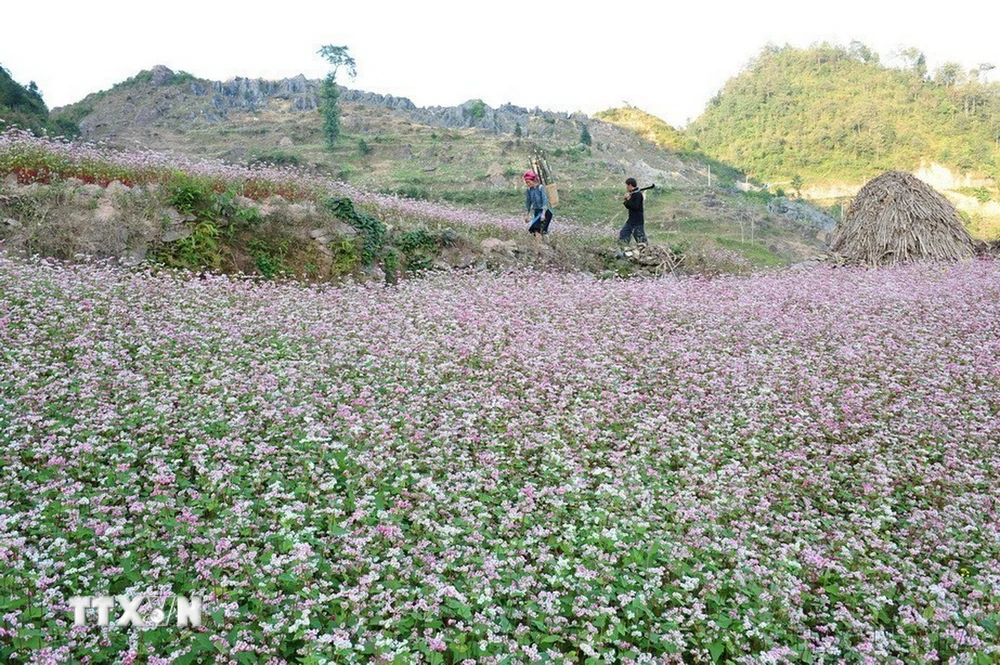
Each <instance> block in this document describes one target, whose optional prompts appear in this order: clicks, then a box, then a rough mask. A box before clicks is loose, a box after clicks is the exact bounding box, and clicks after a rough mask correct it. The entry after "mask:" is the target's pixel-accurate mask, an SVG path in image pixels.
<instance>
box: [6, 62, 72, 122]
mask: <svg viewBox="0 0 1000 665" xmlns="http://www.w3.org/2000/svg"><path fill="white" fill-rule="evenodd" d="M14 125H17V126H18V127H22V128H25V129H30V130H31V131H33V132H34V133H36V134H42V133H51V134H64V135H66V136H76V135H77V134H79V133H80V128H79V127H77V126H76V123H74V122H72V121H71V120H70V119H69V118H59V119H53V118H50V117H49V109H48V107H47V106H46V105H45V101H44V100H43V99H42V95H41V93H39V92H38V88H37V87H36V86H35V82H34V81H32V82H31V83H29V84H28V85H27V87H26V86H23V85H21V84H20V83H18V82H17V81H15V80H14V79H13V78H12V77H11V75H10V72H8V71H7V70H6V69H4V68H3V67H2V66H0V131H3V130H4V129H6V128H7V127H11V126H14Z"/></svg>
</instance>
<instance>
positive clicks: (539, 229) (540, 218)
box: [528, 209, 552, 236]
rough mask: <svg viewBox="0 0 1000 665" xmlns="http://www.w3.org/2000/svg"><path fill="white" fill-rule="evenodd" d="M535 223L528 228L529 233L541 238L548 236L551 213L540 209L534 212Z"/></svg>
mask: <svg viewBox="0 0 1000 665" xmlns="http://www.w3.org/2000/svg"><path fill="white" fill-rule="evenodd" d="M535 218H536V221H535V222H534V223H533V224H532V225H531V226H529V227H528V232H529V233H541V234H542V235H543V236H547V235H549V223H550V222H551V221H552V211H551V210H545V211H544V214H543V211H542V210H541V209H536V210H535Z"/></svg>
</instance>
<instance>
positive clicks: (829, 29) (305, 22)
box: [0, 0, 1000, 126]
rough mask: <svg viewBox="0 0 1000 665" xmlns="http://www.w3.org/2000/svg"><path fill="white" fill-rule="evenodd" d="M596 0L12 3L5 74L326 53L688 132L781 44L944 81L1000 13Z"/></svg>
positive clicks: (488, 93)
mask: <svg viewBox="0 0 1000 665" xmlns="http://www.w3.org/2000/svg"><path fill="white" fill-rule="evenodd" d="M921 4H924V3H917V2H914V1H913V0H907V1H905V2H896V1H893V2H878V1H877V0H869V1H867V2H860V1H857V0H841V1H839V2H837V1H830V2H823V3H809V2H789V1H785V0H781V1H770V2H769V1H762V2H757V3H754V2H739V3H728V2H718V1H717V2H705V1H704V0H687V1H686V2H683V3H676V2H643V1H639V0H636V1H633V2H623V3H621V4H610V3H600V4H595V3H586V2H569V1H566V0H539V2H535V3H529V2H499V3H498V2H484V1H482V0H478V1H477V0H465V1H462V2H459V1H455V0H441V1H435V0H425V1H424V2H412V1H411V2H385V1H384V0H353V1H350V2H345V1H343V0H327V1H325V2H324V1H323V0H318V1H315V0H314V1H313V2H306V1H303V0H282V1H281V2H266V3H262V2H255V1H252V0H247V1H244V2H229V1H226V2H212V1H211V0H201V1H200V2H195V1H192V0H172V1H171V2H164V3H160V2H156V3H153V2H149V1H148V0H147V1H146V2H143V1H142V0H129V1H124V0H122V1H118V0H107V1H101V0H94V1H91V2H79V1H69V0H57V1H56V2H53V3H49V4H47V5H45V6H44V8H43V7H42V6H41V5H37V4H34V3H30V2H22V1H15V0H3V3H2V5H3V6H2V7H0V65H3V66H4V67H5V68H6V69H7V70H8V71H10V72H11V73H12V75H13V76H14V78H15V80H17V81H18V82H20V83H23V84H27V83H28V82H29V81H35V82H36V83H37V85H38V87H39V89H40V91H41V92H42V95H43V96H44V98H45V101H46V103H47V104H48V105H49V107H50V108H52V107H56V106H61V105H64V104H68V103H71V102H74V101H78V100H79V99H81V98H83V97H84V96H86V95H87V94H89V93H91V92H96V91H98V90H103V89H107V88H109V87H111V86H112V85H113V84H115V83H117V82H119V81H122V80H124V79H126V78H128V77H129V76H132V75H134V74H136V73H137V72H139V71H140V70H143V69H150V68H152V67H153V66H154V65H157V64H163V65H166V66H168V67H170V68H171V69H174V70H184V71H187V72H190V73H192V74H194V75H196V76H198V77H202V78H208V79H214V80H226V79H229V78H232V77H234V76H246V77H251V78H257V77H261V78H268V79H276V78H284V77H288V76H295V75H297V74H305V75H306V76H307V77H309V78H321V77H322V76H323V75H325V73H326V71H327V69H328V67H327V65H326V63H325V62H324V61H323V60H322V58H320V57H319V56H318V55H316V51H317V49H318V48H319V47H320V46H321V45H323V44H334V45H338V46H341V45H346V46H348V47H349V49H350V54H351V55H352V56H354V58H355V59H356V60H357V65H358V77H357V78H356V79H355V80H354V81H351V80H349V79H347V77H346V76H345V75H343V74H341V75H340V76H339V78H338V81H339V82H340V83H342V84H344V85H347V86H348V87H352V88H359V89H363V90H370V91H373V92H380V93H387V94H393V95H397V96H403V97H409V98H410V99H411V100H413V102H414V103H416V104H417V105H419V106H436V105H442V106H450V105H454V104H460V103H462V102H464V101H466V100H469V99H482V100H483V101H485V102H486V103H487V104H489V105H491V106H498V105H500V104H503V103H505V102H512V103H514V104H517V105H519V106H526V107H530V108H533V107H535V106H539V107H541V108H543V109H548V110H553V111H570V112H571V111H583V112H585V113H588V114H592V113H595V112H597V111H600V110H602V109H605V108H609V107H612V106H621V105H623V103H625V102H628V103H629V104H631V105H633V106H637V107H639V108H642V109H644V110H646V111H648V112H650V113H653V114H654V115H657V116H659V117H661V118H663V119H664V120H666V121H667V122H669V123H671V124H673V125H675V126H681V125H684V124H685V123H686V121H687V120H688V119H692V120H693V119H694V118H696V117H697V116H698V115H700V113H701V111H702V110H703V109H704V106H705V104H706V103H707V101H708V100H709V99H710V98H711V97H712V95H714V94H715V93H716V92H717V91H718V90H719V89H720V88H721V87H722V85H723V84H724V83H725V81H726V80H727V79H728V78H730V77H732V76H735V75H736V74H737V73H739V72H740V70H741V69H742V68H743V67H744V66H745V65H746V63H747V62H748V61H749V60H750V59H751V58H752V57H754V56H755V55H757V54H758V53H759V51H760V49H761V48H762V47H763V46H764V45H765V44H767V43H769V42H770V43H774V44H777V45H779V46H781V45H784V44H791V45H792V46H799V47H806V46H809V45H811V44H813V43H816V42H820V41H829V42H833V43H837V44H841V45H847V44H848V43H849V42H850V41H851V40H858V41H861V42H863V43H865V44H867V45H868V46H869V47H871V48H872V49H874V50H875V51H877V52H878V53H879V54H880V55H881V56H882V60H883V62H886V61H887V60H889V59H890V57H889V56H890V53H891V52H893V51H894V50H897V49H899V48H901V47H910V46H915V47H917V48H919V49H921V50H922V51H923V52H924V54H925V55H926V56H927V63H928V66H929V69H930V70H931V71H933V70H934V69H935V68H936V67H938V66H939V65H941V64H942V63H944V62H947V61H955V62H958V63H960V64H962V65H963V66H964V67H965V68H967V69H968V68H971V67H975V66H977V65H978V64H980V63H982V62H989V63H993V64H996V65H997V67H998V69H997V70H995V71H994V72H991V74H993V78H992V79H991V80H996V79H997V78H998V77H1000V74H997V73H996V72H998V71H1000V39H998V38H1000V3H998V2H996V1H995V0H980V1H978V2H968V1H964V0H957V1H956V2H951V3H947V4H945V3H934V4H931V3H927V4H928V5H930V6H932V7H936V9H935V10H934V11H923V10H921V9H919V6H920V5H921Z"/></svg>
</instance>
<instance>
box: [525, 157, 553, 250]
mask: <svg viewBox="0 0 1000 665" xmlns="http://www.w3.org/2000/svg"><path fill="white" fill-rule="evenodd" d="M524 184H525V186H526V187H527V188H528V190H527V192H525V195H524V208H525V210H527V215H526V216H525V218H524V221H525V222H527V223H528V224H529V226H528V233H530V234H532V235H533V236H535V237H536V238H538V237H541V236H547V235H548V234H549V223H550V222H551V221H552V208H551V207H550V206H549V195H548V193H547V192H546V191H545V188H544V187H542V183H541V182H540V181H539V179H538V176H537V175H535V172H534V171H525V172H524Z"/></svg>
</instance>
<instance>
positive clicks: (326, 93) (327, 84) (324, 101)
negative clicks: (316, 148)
mask: <svg viewBox="0 0 1000 665" xmlns="http://www.w3.org/2000/svg"><path fill="white" fill-rule="evenodd" d="M318 53H319V55H321V56H323V57H324V58H325V59H326V61H327V62H329V63H330V64H331V65H333V70H331V71H330V73H329V74H327V75H326V78H325V79H323V86H322V88H320V102H321V103H320V112H321V113H322V114H323V134H324V136H326V144H327V146H328V147H329V148H330V149H331V150H333V147H334V145H335V144H336V143H337V139H338V138H339V137H340V102H339V100H340V91H339V90H337V70H339V69H340V68H341V67H345V68H347V73H348V74H349V75H350V77H351V78H352V79H353V78H354V77H355V76H357V75H358V70H357V67H356V63H355V62H354V58H352V57H351V56H350V55H348V54H347V47H346V46H332V45H330V44H327V45H325V46H323V47H321V48H320V49H319V51H318Z"/></svg>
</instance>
